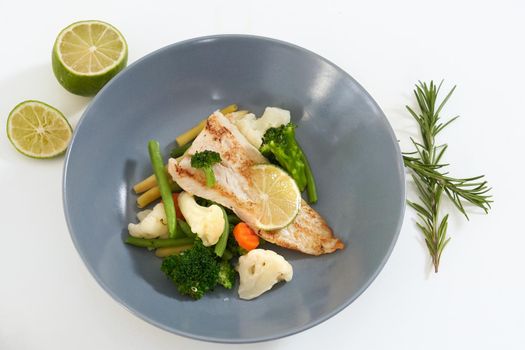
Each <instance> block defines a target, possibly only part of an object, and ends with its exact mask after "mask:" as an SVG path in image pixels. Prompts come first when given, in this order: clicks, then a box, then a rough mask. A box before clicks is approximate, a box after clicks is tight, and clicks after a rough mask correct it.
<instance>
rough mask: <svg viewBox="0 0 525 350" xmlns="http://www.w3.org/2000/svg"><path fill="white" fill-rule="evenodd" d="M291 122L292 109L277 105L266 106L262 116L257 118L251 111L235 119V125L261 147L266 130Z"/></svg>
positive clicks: (255, 144)
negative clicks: (281, 107)
mask: <svg viewBox="0 0 525 350" xmlns="http://www.w3.org/2000/svg"><path fill="white" fill-rule="evenodd" d="M289 122H290V111H287V110H285V109H280V108H277V107H266V109H265V110H264V113H263V115H262V116H261V117H260V118H256V117H255V115H254V114H253V113H249V114H246V115H245V116H244V117H242V118H239V119H238V120H235V125H236V126H237V127H238V128H239V130H240V132H241V133H242V134H243V135H244V136H245V137H246V139H248V141H249V142H250V143H251V144H252V145H254V146H255V147H257V149H259V147H261V144H262V138H263V136H264V133H265V132H266V130H268V129H269V128H276V127H278V126H281V125H283V124H288V123H289Z"/></svg>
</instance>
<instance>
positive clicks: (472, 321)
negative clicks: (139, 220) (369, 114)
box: [0, 0, 525, 350]
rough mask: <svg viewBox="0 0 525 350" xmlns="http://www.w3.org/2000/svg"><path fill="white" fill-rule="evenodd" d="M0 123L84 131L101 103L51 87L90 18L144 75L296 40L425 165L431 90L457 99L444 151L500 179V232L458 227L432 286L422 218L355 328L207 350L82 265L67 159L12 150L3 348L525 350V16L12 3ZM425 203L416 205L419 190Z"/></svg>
mask: <svg viewBox="0 0 525 350" xmlns="http://www.w3.org/2000/svg"><path fill="white" fill-rule="evenodd" d="M0 14H1V18H2V19H1V21H0V38H1V41H0V44H1V49H0V53H1V65H0V124H1V125H5V122H6V119H7V115H8V113H9V111H10V110H11V108H13V107H14V106H15V105H16V104H17V103H18V102H20V101H22V100H25V99H38V100H43V101H46V102H48V103H50V104H51V105H54V106H56V107H57V108H58V109H60V110H62V111H63V112H64V113H65V114H66V115H67V116H68V117H69V118H70V120H71V121H72V123H73V125H74V124H76V122H77V121H78V119H79V117H80V115H81V114H82V112H83V110H84V108H85V107H86V105H87V104H88V103H89V101H90V99H87V98H81V97H77V96H73V95H71V94H69V93H67V92H65V90H63V89H62V88H61V87H60V85H59V84H58V83H57V82H56V80H55V78H54V76H53V73H52V71H51V63H50V55H51V47H52V44H53V41H54V39H55V37H56V35H57V33H58V32H59V31H60V29H61V28H63V27H65V26H66V25H68V24H70V23H72V22H74V21H77V20H82V19H101V20H105V21H108V22H110V23H112V24H114V25H115V26H116V27H117V28H119V29H120V30H121V32H122V33H123V34H124V36H125V37H126V39H127V41H128V44H129V59H130V62H133V61H135V60H136V59H138V58H140V57H142V56H144V55H145V54H147V53H149V52H151V51H153V50H156V49H158V48H160V47H163V46H165V45H167V44H171V43H173V42H177V41H179V40H183V39H188V38H191V37H197V36H201V35H209V34H218V33H247V34H257V35H263V36H269V37H274V38H278V39H281V40H285V41H289V42H292V43H295V44H298V45H300V46H303V47H305V48H308V49H310V50H312V51H315V52H317V53H319V54H320V55H322V56H324V57H326V58H328V59H329V60H331V61H333V62H335V63H336V64H337V65H339V66H341V67H342V68H343V69H344V70H346V71H347V72H349V73H350V74H351V75H352V76H353V77H354V78H356V79H357V80H358V81H359V82H360V83H361V84H362V85H363V86H364V87H365V88H366V89H367V90H368V91H369V92H370V93H371V95H372V96H373V97H374V98H375V99H376V101H377V102H378V103H379V105H380V106H381V107H382V108H383V110H384V112H385V113H386V115H387V117H388V119H389V121H390V123H391V124H392V126H393V128H394V130H395V131H396V134H397V136H398V138H399V139H400V142H401V146H402V148H404V149H405V150H407V149H409V148H408V146H409V143H408V142H407V141H408V137H409V136H414V135H415V136H417V134H415V131H416V129H415V126H414V121H413V120H412V119H411V118H410V117H409V115H408V114H407V113H406V112H405V110H404V106H405V105H406V104H412V105H413V104H414V99H413V97H412V95H411V91H412V88H413V84H414V83H415V82H417V80H430V79H436V80H441V79H442V78H444V79H445V87H446V88H447V89H448V88H450V87H451V86H452V85H453V84H457V85H458V88H457V90H456V93H455V95H454V96H453V98H452V100H451V101H450V103H449V104H448V106H447V108H446V110H445V114H447V115H451V116H453V115H456V114H460V115H461V118H460V119H459V120H458V121H457V122H456V123H455V124H453V126H451V127H450V128H449V129H447V130H448V131H447V132H446V133H444V134H443V136H442V138H441V140H443V141H445V142H448V143H449V152H448V154H447V157H446V160H447V161H450V162H451V163H452V164H453V167H452V171H453V172H454V174H457V175H459V176H468V175H476V174H479V173H484V174H486V176H487V179H488V181H489V182H490V184H491V185H492V186H493V188H494V189H493V194H494V199H495V203H494V205H493V209H492V211H491V212H490V214H489V215H472V218H471V221H470V222H468V223H467V222H466V221H465V220H464V219H463V218H462V217H460V216H459V215H457V214H456V213H454V214H453V215H452V217H451V224H450V228H449V234H450V236H451V237H452V240H451V242H450V245H449V246H448V248H447V249H446V251H445V253H444V255H443V258H442V266H441V271H440V273H439V274H438V275H434V274H433V273H431V272H430V269H429V259H428V257H427V254H426V251H425V248H424V246H423V243H422V239H421V234H420V233H419V232H418V231H417V230H416V229H415V226H414V216H415V215H414V213H413V211H411V210H407V213H406V217H405V222H404V225H403V228H402V231H401V234H400V237H399V240H398V242H397V245H396V247H395V249H394V251H393V253H392V256H391V257H390V260H389V261H388V263H387V264H386V266H385V268H384V270H383V271H382V272H381V274H380V275H379V277H378V278H377V279H376V280H375V282H374V283H373V284H372V285H371V286H370V288H368V290H367V291H366V292H365V293H364V294H363V295H362V296H361V297H359V298H358V300H356V301H355V302H354V303H353V304H352V305H350V306H349V307H348V308H346V309H345V310H344V311H342V312H341V313H339V314H338V315H336V316H335V317H333V318H332V319H330V320H328V321H326V322H324V323H323V324H321V325H319V326H317V327H314V328H313V329H310V330H307V331H305V332H303V333H301V334H298V335H294V336H291V337H288V338H285V339H280V340H276V341H272V342H266V343H259V344H251V345H239V346H231V345H221V344H209V343H204V342H199V341H194V340H190V339H186V338H182V337H179V336H176V335H173V334H171V333H168V332H165V331H162V330H160V329H157V328H155V327H153V326H151V325H149V324H148V323H146V322H144V321H142V320H141V319H139V318H137V317H135V316H133V315H132V314H130V313H129V312H128V311H126V309H125V308H123V307H121V306H120V305H119V304H117V303H116V302H114V301H113V300H112V299H111V298H110V297H109V296H108V295H107V294H106V293H105V292H104V291H103V290H102V289H101V288H100V287H99V286H98V285H97V284H96V282H95V280H94V279H93V278H92V277H91V275H90V274H89V273H88V271H87V269H86V268H85V267H84V265H83V264H82V262H81V260H80V258H79V256H78V255H77V252H76V251H75V249H74V247H73V245H72V242H71V239H70V237H69V233H68V231H67V228H66V224H65V219H64V215H63V211H62V202H61V196H62V195H61V182H62V178H61V176H62V167H63V158H59V159H56V160H51V161H39V160H32V159H28V158H25V157H24V156H21V155H19V154H18V153H16V151H15V150H14V149H13V148H12V147H11V145H10V144H9V142H8V140H7V138H6V136H5V132H3V131H2V132H1V134H0V189H1V192H0V193H1V197H0V217H1V226H0V242H2V248H1V251H0V278H1V282H0V349H2V350H3V349H9V350H10V349H17V350H18V349H70V348H72V349H79V350H80V349H127V350H131V349H145V348H151V349H156V350H161V349H170V350H172V349H188V348H191V349H227V348H228V349H229V348H236V349H260V350H267V349H291V348H302V349H318V348H320V347H323V348H343V349H344V348H352V349H385V348H389V349H421V348H425V349H427V350H430V349H440V350H442V349H496V348H497V349H523V348H524V346H525V302H524V300H523V298H524V297H525V283H524V279H525V278H524V271H523V270H524V269H523V267H524V247H525V238H524V237H525V229H524V224H523V221H522V219H523V216H524V214H523V204H522V203H523V199H524V198H525V191H524V186H523V178H524V174H523V169H524V167H523V162H524V160H525V158H524V157H523V150H524V147H523V142H522V141H521V140H523V132H524V129H525V122H524V119H525V115H524V113H523V111H524V107H523V106H524V100H525V99H524V97H523V96H524V94H525V89H524V88H523V83H524V80H525V69H524V65H525V49H524V48H525V36H524V34H525V6H524V3H523V2H522V1H519V0H516V1H497V2H496V1H494V2H490V3H489V2H484V1H472V2H467V1H463V2H460V1H457V0H455V1H448V0H447V1H444V0H441V1H432V2H428V3H427V2H425V1H422V0H415V1H408V0H403V1H384V2H382V3H379V2H375V1H359V2H355V3H352V2H350V1H340V2H335V1H327V0H323V1H316V2H312V5H310V4H306V1H301V2H297V3H295V2H291V1H290V2H287V3H285V2H284V1H249V0H242V1H208V2H205V1H196V0H195V1H174V0H170V1H162V2H161V1H159V2H154V1H141V2H140V3H133V2H131V1H107V0H104V1H102V0H90V1H83V2H75V1H38V2H36V1H35V2H34V3H33V4H30V3H28V2H26V1H7V0H0ZM409 196H410V197H412V196H413V192H412V191H409Z"/></svg>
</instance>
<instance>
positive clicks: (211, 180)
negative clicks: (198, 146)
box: [191, 150, 221, 187]
mask: <svg viewBox="0 0 525 350" xmlns="http://www.w3.org/2000/svg"><path fill="white" fill-rule="evenodd" d="M220 161H221V156H220V154H219V153H217V152H213V151H208V150H206V151H202V152H196V153H195V154H194V155H193V156H192V157H191V166H192V167H194V168H195V169H201V170H202V171H204V175H205V176H206V186H208V187H213V186H214V185H215V174H214V173H213V168H212V165H213V164H215V163H219V162H220Z"/></svg>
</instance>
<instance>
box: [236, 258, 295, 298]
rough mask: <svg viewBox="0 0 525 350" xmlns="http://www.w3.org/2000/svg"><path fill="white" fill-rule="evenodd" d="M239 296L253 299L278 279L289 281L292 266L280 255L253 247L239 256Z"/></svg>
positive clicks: (278, 280)
mask: <svg viewBox="0 0 525 350" xmlns="http://www.w3.org/2000/svg"><path fill="white" fill-rule="evenodd" d="M237 271H238V272H239V277H240V282H241V283H240V286H239V297H240V298H241V299H247V300H249V299H253V298H257V297H258V296H259V295H261V294H263V293H264V292H266V291H268V290H270V289H271V288H272V287H273V286H274V284H276V283H278V282H280V281H286V282H289V281H290V280H291V279H292V277H293V268H292V265H290V263H289V262H287V261H286V260H285V259H284V258H283V257H282V256H280V255H279V254H277V253H275V252H273V251H271V250H264V249H254V250H252V251H250V252H249V253H247V254H246V255H243V256H241V257H240V258H239V264H238V265H237Z"/></svg>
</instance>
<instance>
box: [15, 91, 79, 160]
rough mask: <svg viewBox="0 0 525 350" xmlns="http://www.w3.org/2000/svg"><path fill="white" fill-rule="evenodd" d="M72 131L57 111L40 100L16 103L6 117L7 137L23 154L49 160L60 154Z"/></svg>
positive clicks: (66, 144)
mask: <svg viewBox="0 0 525 350" xmlns="http://www.w3.org/2000/svg"><path fill="white" fill-rule="evenodd" d="M72 135H73V130H72V129H71V125H69V122H68V121H67V119H66V118H65V117H64V115H63V114H62V113H60V111H59V110H58V109H56V108H54V107H51V106H50V105H48V104H46V103H44V102H40V101H24V102H22V103H20V104H18V105H17V106H16V107H15V108H13V110H12V111H11V113H9V117H8V118H7V137H8V138H9V141H11V143H12V144H13V146H15V148H16V149H17V150H18V151H19V152H20V153H22V154H25V155H26V156H29V157H33V158H52V157H55V156H58V155H59V154H61V153H63V152H64V151H65V150H66V148H67V146H68V145H69V142H70V141H71V136H72Z"/></svg>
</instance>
